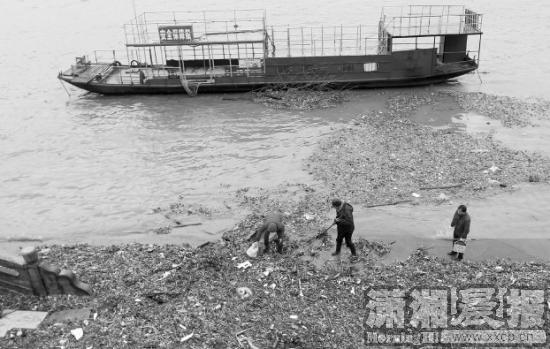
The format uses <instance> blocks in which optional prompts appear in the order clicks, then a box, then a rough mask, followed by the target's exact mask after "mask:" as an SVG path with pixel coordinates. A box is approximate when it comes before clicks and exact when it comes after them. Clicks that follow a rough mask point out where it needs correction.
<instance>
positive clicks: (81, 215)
mask: <svg viewBox="0 0 550 349" xmlns="http://www.w3.org/2000/svg"><path fill="white" fill-rule="evenodd" d="M432 3H434V4H447V2H445V1H441V0H440V1H434V2H432ZM408 4H409V3H408V2H405V1H401V0H400V1H380V0H374V1H369V2H368V3H367V2H364V1H357V0H353V1H352V0H347V1H339V2H330V3H329V2H319V1H310V0H307V1H302V2H299V3H298V2H295V1H289V0H282V1H270V2H268V1H250V0H242V1H239V2H234V3H228V2H221V1H208V0H205V1H201V2H182V1H176V0H162V1H157V0H155V1H153V0H135V8H136V11H137V12H138V13H140V12H143V11H160V10H170V11H171V10H175V11H178V10H213V9H227V10H233V9H246V8H256V9H258V8H260V9H264V8H265V9H266V10H267V16H268V21H269V23H271V24H290V25H299V24H307V25H320V24H327V25H338V24H341V23H345V24H374V25H375V24H376V23H377V20H378V17H379V14H380V9H381V7H382V6H384V5H408ZM452 4H454V3H452ZM464 4H465V5H467V6H470V7H471V8H473V9H475V10H478V11H479V12H481V13H484V14H485V17H484V21H483V25H484V33H485V34H484V37H483V40H482V49H481V67H480V70H479V74H470V75H468V76H464V77H461V78H460V79H459V81H460V84H456V85H452V86H448V85H446V86H444V88H447V89H448V88H454V89H460V90H466V91H482V92H487V93H493V94H502V95H508V96H516V97H521V98H528V97H540V98H545V99H550V78H549V77H550V66H549V65H547V64H544V63H543V62H545V61H546V58H547V56H548V54H549V51H550V46H548V45H547V44H546V43H547V38H546V33H548V32H549V31H550V22H549V21H547V17H548V15H550V8H549V7H548V6H546V2H545V1H543V0H531V1H523V2H521V3H518V2H517V1H511V0H502V1H498V2H494V1H476V2H474V1H466V2H465V3H464ZM230 6H234V7H230ZM133 13H134V8H133V3H132V1H131V0H124V1H107V0H88V1H77V0H57V1H48V2H46V1H40V0H32V1H27V0H26V1H10V2H9V3H6V4H3V6H2V11H1V14H0V31H1V33H2V35H1V36H0V44H1V47H2V50H0V66H1V68H2V69H1V72H2V78H1V79H0V88H1V90H2V95H1V96H0V241H1V240H4V241H5V240H6V239H10V238H11V239H13V238H15V239H17V238H41V239H43V240H50V239H58V240H65V241H71V240H72V239H73V238H74V240H75V241H76V240H79V239H77V238H76V237H87V238H88V239H90V237H94V239H96V240H100V241H109V239H112V238H113V236H117V235H118V236H121V235H124V234H127V233H128V232H143V231H147V230H148V229H153V228H155V227H158V226H159V225H162V224H164V223H165V222H164V220H165V219H164V218H163V217H161V216H159V215H158V214H155V213H154V212H153V210H154V209H155V208H156V207H166V206H167V205H169V204H170V203H172V202H175V201H177V200H183V201H185V202H186V203H193V204H197V203H200V204H203V205H205V206H209V207H216V206H219V207H222V206H225V207H227V206H231V205H232V204H231V203H228V202H229V201H228V200H231V197H232V193H234V191H235V190H238V189H240V188H243V187H246V186H260V187H269V186H274V185H277V184H280V183H284V182H295V183H299V182H307V181H310V180H311V178H309V177H308V175H307V173H306V172H304V171H303V170H302V165H301V161H302V160H303V159H304V158H305V157H306V156H307V155H308V154H309V153H310V152H311V150H312V149H313V147H314V146H315V144H316V142H317V141H318V139H319V137H322V136H323V135H325V134H328V133H329V132H330V130H331V128H333V127H338V126H339V125H340V123H341V122H346V121H347V120H349V119H351V118H352V117H354V116H355V115H356V114H357V112H358V111H359V110H358V108H351V109H350V108H347V109H346V108H343V109H334V110H323V111H311V112H289V111H277V110H273V109H269V108H266V107H264V106H262V105H259V104H255V103H252V102H250V101H246V100H239V101H227V100H222V98H221V96H220V95H217V96H216V95H199V96H198V97H196V98H189V97H187V96H183V95H181V96H140V97H116V98H114V97H102V96H97V95H93V94H83V93H82V91H79V90H77V89H72V88H71V89H70V94H71V96H70V97H68V96H67V94H66V92H65V90H64V89H63V88H62V86H61V85H60V83H59V82H58V80H57V78H56V75H57V73H58V71H60V70H61V69H66V68H67V67H68V66H69V65H70V64H71V63H72V62H73V61H74V57H76V56H79V55H82V54H83V53H89V52H91V51H92V50H94V49H122V48H123V41H124V37H123V32H122V28H121V25H122V24H123V23H124V22H126V21H128V20H129V19H130V18H131V17H132V16H133ZM354 93H357V94H359V95H356V96H360V94H361V93H362V92H354ZM368 107H369V106H368V105H365V108H368ZM359 109H360V108H359ZM227 215H228V216H229V217H225V218H227V220H226V221H224V224H231V222H232V218H235V217H234V216H235V215H236V213H235V212H232V211H230V212H228V213H227ZM163 222H164V223H163ZM216 228H220V227H219V226H213V227H211V228H208V229H212V230H216ZM205 229H206V228H205ZM82 239H83V238H82ZM82 239H80V240H82Z"/></svg>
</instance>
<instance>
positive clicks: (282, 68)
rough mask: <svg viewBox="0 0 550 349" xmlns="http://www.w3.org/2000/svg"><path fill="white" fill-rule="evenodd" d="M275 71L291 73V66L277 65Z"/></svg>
mask: <svg viewBox="0 0 550 349" xmlns="http://www.w3.org/2000/svg"><path fill="white" fill-rule="evenodd" d="M277 73H279V74H289V73H292V66H290V65H278V66H277Z"/></svg>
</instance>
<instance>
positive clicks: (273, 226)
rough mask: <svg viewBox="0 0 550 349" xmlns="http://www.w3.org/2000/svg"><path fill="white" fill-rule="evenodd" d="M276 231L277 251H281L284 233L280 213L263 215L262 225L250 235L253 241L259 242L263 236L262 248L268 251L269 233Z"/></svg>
mask: <svg viewBox="0 0 550 349" xmlns="http://www.w3.org/2000/svg"><path fill="white" fill-rule="evenodd" d="M270 233H277V252H279V253H283V238H284V235H285V226H284V224H283V215H282V214H281V213H272V214H269V215H267V216H266V217H265V219H264V221H263V223H262V225H261V226H260V227H259V228H258V229H256V233H255V234H254V235H252V237H251V238H252V239H253V240H254V241H258V242H261V241H260V240H261V239H262V237H263V240H264V249H265V251H267V252H269V234H270Z"/></svg>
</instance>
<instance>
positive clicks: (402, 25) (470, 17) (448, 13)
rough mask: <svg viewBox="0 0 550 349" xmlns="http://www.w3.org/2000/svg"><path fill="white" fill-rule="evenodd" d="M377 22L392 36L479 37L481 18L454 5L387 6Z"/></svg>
mask: <svg viewBox="0 0 550 349" xmlns="http://www.w3.org/2000/svg"><path fill="white" fill-rule="evenodd" d="M380 21H381V23H382V27H383V29H384V30H385V31H387V32H388V33H389V34H390V35H392V36H393V37H408V36H411V37H412V36H434V35H447V34H481V27H482V22H483V15H481V14H479V13H476V12H474V11H471V10H469V9H467V8H465V7H464V6H454V5H412V6H405V7H391V6H390V7H384V9H383V10H382V15H381V18H380Z"/></svg>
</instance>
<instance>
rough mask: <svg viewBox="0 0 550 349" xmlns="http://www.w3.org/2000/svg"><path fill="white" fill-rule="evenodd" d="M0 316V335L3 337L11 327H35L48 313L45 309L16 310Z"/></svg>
mask: <svg viewBox="0 0 550 349" xmlns="http://www.w3.org/2000/svg"><path fill="white" fill-rule="evenodd" d="M5 313H7V315H5V316H2V318H0V337H4V336H5V335H6V334H7V333H8V331H9V330H11V329H12V328H26V329H35V328H37V327H38V325H40V323H42V321H43V320H44V319H45V318H46V316H47V315H48V312H45V311H29V310H16V311H14V312H13V313H8V312H7V311H6V312H5Z"/></svg>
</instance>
